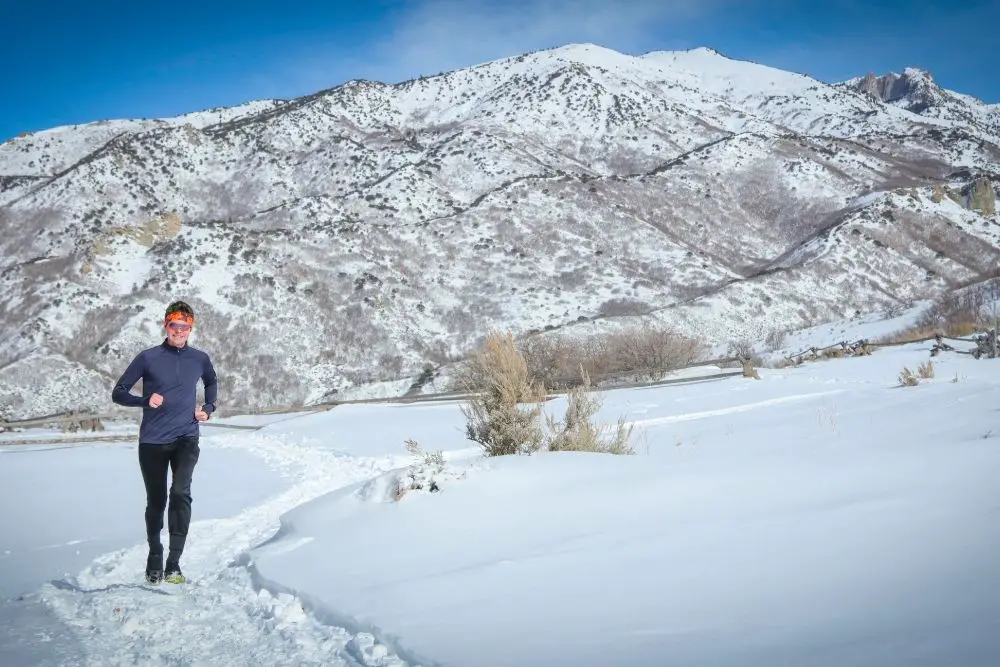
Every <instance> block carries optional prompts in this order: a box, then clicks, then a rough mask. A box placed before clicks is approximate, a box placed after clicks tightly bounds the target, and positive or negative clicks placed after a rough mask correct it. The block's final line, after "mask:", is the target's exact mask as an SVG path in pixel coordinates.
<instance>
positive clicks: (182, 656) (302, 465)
mask: <svg viewBox="0 0 1000 667" xmlns="http://www.w3.org/2000/svg"><path fill="white" fill-rule="evenodd" d="M203 442H204V445H203V446H205V447H212V448H220V447H239V448H242V449H244V450H248V451H250V452H251V453H254V454H256V455H259V456H261V457H262V458H264V459H265V460H266V461H267V462H268V463H269V464H270V465H273V466H274V467H276V468H277V469H278V470H279V471H280V472H281V473H282V474H284V475H286V476H288V477H289V478H291V479H292V480H293V485H292V487H291V488H290V489H289V490H288V491H286V492H284V493H282V494H280V495H278V496H276V497H273V498H271V499H269V500H268V501H267V502H264V503H262V504H260V505H257V506H253V507H250V508H247V509H246V510H244V511H243V512H241V513H240V514H238V515H236V516H233V517H230V518H226V519H217V520H211V521H201V522H198V521H193V522H192V525H191V528H190V532H189V535H188V548H187V550H186V551H185V554H184V559H183V560H182V563H181V565H182V567H183V568H184V572H185V574H186V575H187V577H188V579H189V580H190V581H189V583H188V584H186V585H183V586H176V587H175V586H171V585H169V584H163V585H161V586H158V587H152V586H148V585H145V584H144V583H143V582H142V579H141V575H142V570H143V567H144V566H145V559H146V546H145V544H138V545H136V546H134V547H131V548H129V549H125V550H122V551H118V552H113V553H110V554H107V555H105V556H103V557H101V558H98V559H97V560H96V561H94V563H93V564H92V565H91V566H90V567H89V568H87V569H86V570H85V571H84V572H83V573H81V574H80V575H79V576H78V577H77V578H75V580H69V581H60V582H51V583H49V584H46V585H45V586H44V587H43V588H42V590H41V591H40V593H39V597H40V600H41V601H42V602H43V603H45V604H46V605H48V606H49V607H50V608H51V609H52V610H53V611H54V612H55V613H56V615H57V616H58V617H59V618H60V619H61V620H62V621H63V622H64V623H66V624H67V625H68V626H69V627H70V628H72V629H73V630H74V631H75V633H76V634H77V635H78V636H79V637H80V639H81V642H82V643H83V646H84V651H85V653H84V655H79V656H65V655H63V656H58V657H56V656H53V658H52V660H53V661H54V662H52V663H50V664H59V665H81V666H82V665H88V666H89V665H109V666H110V665H136V664H142V665H191V666H197V665H205V666H211V667H219V665H226V664H233V665H235V664H239V665H292V664H294V665H344V666H349V667H369V666H372V667H374V666H376V665H377V666H379V667H383V666H384V667H406V663H405V662H403V661H402V660H400V659H398V658H397V657H395V656H394V655H392V654H391V653H390V652H389V651H388V650H387V649H386V648H385V647H384V646H381V645H380V644H378V643H377V642H376V641H375V638H374V637H372V636H371V635H369V634H366V633H359V634H352V633H351V632H349V631H347V630H346V629H344V628H340V627H336V626H330V625H325V624H323V623H321V622H319V621H317V620H316V619H315V618H313V617H312V616H310V615H309V614H308V613H306V612H305V611H304V607H303V605H302V603H301V602H300V601H299V600H298V599H297V598H295V597H293V596H290V595H287V594H278V595H272V594H271V593H269V592H268V591H266V590H261V591H260V592H259V593H258V592H257V589H256V588H255V587H254V585H253V581H252V580H251V576H250V572H249V570H248V568H247V566H246V565H243V564H240V563H241V562H243V559H241V558H240V556H241V555H242V554H243V553H244V552H246V551H247V550H249V549H250V548H252V547H254V546H256V545H258V544H261V543H262V542H264V541H266V540H268V539H269V538H271V537H272V536H273V535H274V534H275V533H276V532H277V531H278V529H279V527H280V517H281V515H282V514H283V513H284V512H286V511H288V510H290V509H292V508H294V507H296V506H298V505H301V504H302V503H304V502H308V501H309V500H312V499H314V498H316V497H318V496H321V495H323V494H325V493H328V492H330V491H334V490H337V489H340V488H343V487H346V486H350V485H353V484H357V483H359V482H364V481H366V480H368V479H371V478H372V477H375V476H377V475H379V474H381V473H383V472H386V471H388V470H391V469H393V468H396V467H400V465H402V464H401V463H400V462H399V461H398V460H397V459H394V458H393V457H384V458H380V459H374V458H367V459H366V458H356V457H346V456H338V455H335V454H333V453H331V452H329V451H324V450H321V449H316V448H310V447H307V446H302V445H296V444H289V443H287V442H282V441H280V440H277V439H275V438H272V437H268V436H266V435H263V434H253V435H248V434H234V435H224V436H218V437H212V438H206V439H205V440H204V441H203ZM195 503H196V504H195V512H196V514H197V491H196V492H195Z"/></svg>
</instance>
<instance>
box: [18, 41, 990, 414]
mask: <svg viewBox="0 0 1000 667" xmlns="http://www.w3.org/2000/svg"><path fill="white" fill-rule="evenodd" d="M928 85H930V84H928ZM857 88H858V86H857V85H856V82H855V84H851V83H850V82H848V83H845V84H839V85H827V84H824V83H821V82H819V81H816V80H814V79H811V78H809V77H805V76H802V75H798V74H792V73H788V72H782V71H780V70H775V69H773V68H769V67H765V66H762V65H758V64H755V63H748V62H740V61H735V60H732V59H729V58H726V57H724V56H722V55H720V54H719V53H717V52H715V51H712V50H710V49H694V50H691V51H684V52H656V53H649V54H646V55H644V56H640V57H632V56H626V55H623V54H620V53H617V52H614V51H611V50H608V49H605V48H601V47H598V46H595V45H588V44H582V45H569V46H565V47H562V48H557V49H552V50H547V51H539V52H533V53H527V54H523V55H519V56H516V57H512V58H507V59H503V60H499V61H495V62H490V63H485V64H482V65H479V66H476V67H472V68H468V69H464V70H457V71H454V72H449V73H446V74H442V75H438V76H434V77H424V78H420V79H417V80H413V81H408V82H404V83H401V84H397V85H392V86H390V85H385V84H381V83H378V82H370V81H352V82H349V83H347V84H344V85H342V86H339V87H336V88H333V89H329V90H324V91H319V92H317V93H315V94H313V95H309V96H306V97H302V98H298V99H295V100H284V101H273V100H272V101H262V102H255V103H250V104H246V105H242V106H240V107H236V108H233V109H228V110H227V109H216V110H209V111H204V112H194V113H192V114H188V115H186V116H183V117H180V118H173V119H159V120H129V121H105V122H101V123H94V124H90V125H84V126H79V127H73V128H57V129H55V130H52V131H49V132H42V133H37V134H35V135H30V136H27V137H21V138H16V139H13V140H11V141H9V142H7V143H5V144H2V145H0V232H2V233H0V257H2V260H0V326H2V327H3V331H4V333H5V335H4V336H3V338H2V339H0V405H6V406H7V410H8V411H9V412H11V413H12V414H15V415H30V414H42V413H46V412H51V411H55V410H60V409H67V408H71V407H72V408H77V407H105V406H107V394H108V389H109V383H110V382H111V381H112V380H113V379H114V377H116V376H117V374H118V373H119V372H120V371H121V369H122V368H123V367H124V366H125V364H127V362H128V361H129V360H130V359H131V357H132V355H134V354H135V353H136V352H137V351H138V350H139V349H140V348H141V347H142V346H144V345H148V344H150V343H153V342H155V341H156V340H157V337H158V332H157V327H156V322H157V320H158V319H159V318H160V317H161V316H162V309H163V307H164V305H165V304H166V303H167V302H168V301H170V300H172V299H174V298H184V299H187V300H189V301H190V302H191V303H193V304H194V305H195V306H196V309H197V310H198V312H199V315H200V317H199V326H198V328H197V331H196V334H195V338H194V339H193V341H194V344H195V345H201V346H203V347H205V348H206V349H208V350H209V351H212V352H214V353H215V355H216V356H217V359H218V366H219V369H220V371H221V372H222V378H223V383H224V385H223V394H222V395H223V397H224V398H223V399H222V400H223V402H224V403H225V404H228V405H241V406H262V405H289V404H298V403H302V402H310V401H315V400H319V399H322V398H323V397H328V396H331V395H335V394H336V393H337V392H343V391H345V390H348V389H350V388H352V387H356V386H358V385H359V384H364V383H369V382H373V381H387V380H398V379H400V378H406V377H413V376H415V375H416V374H418V373H419V372H420V370H421V369H422V368H423V367H424V366H425V365H427V364H430V365H437V364H440V363H443V362H445V361H447V360H449V359H452V358H454V357H455V356H457V355H461V354H462V353H463V352H464V351H466V350H467V349H468V347H469V346H470V345H471V344H473V342H474V341H475V340H476V339H477V338H478V337H479V336H481V335H482V334H483V333H484V332H485V331H486V330H487V329H489V328H491V327H500V328H512V329H514V330H516V331H528V330H547V329H552V328H565V327H575V326H598V325H600V326H607V325H613V324H614V323H615V321H614V319H613V318H610V319H609V318H607V317H605V316H606V315H608V314H609V313H612V312H622V310H623V309H624V310H626V311H628V312H631V313H646V314H648V316H649V317H655V318H659V319H662V320H665V321H669V322H673V323H675V324H677V326H679V327H681V328H684V329H686V330H688V331H690V332H697V333H699V334H704V335H706V336H708V337H709V341H708V342H710V343H717V342H720V341H725V340H728V339H730V338H738V337H741V336H744V335H746V332H745V331H744V329H746V328H748V327H749V328H750V329H752V330H753V331H756V330H758V329H764V330H766V329H770V328H775V327H796V326H807V325H810V324H814V323H816V322H819V321H823V320H826V319H831V318H837V317H842V316H845V315H850V314H853V313H854V312H855V311H862V312H869V311H872V310H875V309H878V308H882V307H885V306H887V305H889V304H892V303H894V302H897V301H899V300H906V299H910V298H914V297H929V296H933V295H934V294H936V293H939V292H941V291H943V290H946V289H949V288H950V287H951V286H953V285H954V284H956V283H961V282H962V281H968V280H971V279H975V278H976V277H977V275H978V274H979V273H981V272H983V271H986V272H987V273H989V272H992V271H994V270H995V267H996V263H997V260H998V259H1000V250H998V246H997V244H996V242H995V239H994V237H993V235H992V233H991V230H993V229H995V228H996V227H997V226H998V225H1000V219H998V218H997V216H996V213H995V207H993V208H988V207H985V204H983V206H980V208H978V209H977V208H975V206H979V204H980V203H982V202H985V201H986V200H989V201H990V202H991V203H992V202H993V201H994V199H995V197H994V188H995V184H996V183H998V182H1000V176H998V174H1000V148H998V146H1000V133H998V132H997V126H996V123H995V120H996V117H997V114H996V109H995V106H994V107H988V106H986V105H984V104H982V103H981V102H979V101H977V100H974V99H973V98H970V97H967V96H963V95H959V94H955V93H951V92H950V91H944V90H943V89H939V88H937V87H936V86H934V87H933V88H932V90H933V92H934V94H935V95H937V97H934V98H933V100H932V101H933V102H934V104H932V105H931V106H928V107H926V108H921V109H918V111H919V112H920V113H917V112H916V111H914V110H913V109H912V108H910V107H908V106H906V105H900V104H899V103H898V102H899V100H898V99H895V98H892V99H888V98H887V99H888V101H887V99H883V98H882V97H879V96H877V95H876V96H873V95H872V94H870V92H860V91H859V90H858V89H857ZM876 88H877V87H876ZM888 88H889V89H890V90H892V86H889V87H888ZM935 105H938V106H935ZM934 109H939V110H940V112H939V113H937V112H934V111H933V110H934ZM935 186H938V187H939V188H943V187H944V186H947V187H949V188H950V190H951V191H952V192H953V193H954V194H955V196H954V197H949V198H947V200H941V198H940V197H935V200H932V201H929V202H928V201H927V200H928V193H931V192H934V191H935V190H934V187H935ZM973 186H974V187H975V190H974V191H975V192H976V193H978V194H977V195H976V197H971V198H970V197H968V196H966V195H965V194H963V193H966V192H969V191H971V190H970V188H972V187H973ZM911 192H914V193H917V196H919V199H918V198H917V197H911V196H909V194H908V193H911ZM885 197H890V200H891V202H892V203H891V206H892V212H891V217H890V216H889V214H887V213H886V208H887V206H889V205H887V204H885V201H886V200H885ZM973 204H975V206H974V205H973ZM861 227H865V228H866V229H867V228H871V232H867V231H866V232H862V231H858V233H857V234H854V230H855V229H858V230H860V228H861ZM942 235H944V236H942ZM944 237H947V238H946V239H945V241H946V242H944V243H942V242H940V239H941V238H944ZM873 239H874V240H873ZM876 241H877V242H876ZM942 253H943V254H942ZM623 306H624V307H623ZM751 333H752V332H751ZM39 369H43V372H39ZM251 369H252V370H253V372H254V375H255V377H254V378H253V379H250V376H249V374H248V373H247V371H249V370H251ZM67 384H68V385H71V386H73V387H74V388H75V390H74V392H65V391H61V388H62V387H65V386H67Z"/></svg>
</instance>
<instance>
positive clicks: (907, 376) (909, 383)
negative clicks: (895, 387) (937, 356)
mask: <svg viewBox="0 0 1000 667" xmlns="http://www.w3.org/2000/svg"><path fill="white" fill-rule="evenodd" d="M918 384H920V380H919V378H917V376H916V375H914V374H913V371H911V370H910V369H909V368H907V367H905V366H904V367H903V370H901V371H900V372H899V386H901V387H916V386H917V385H918Z"/></svg>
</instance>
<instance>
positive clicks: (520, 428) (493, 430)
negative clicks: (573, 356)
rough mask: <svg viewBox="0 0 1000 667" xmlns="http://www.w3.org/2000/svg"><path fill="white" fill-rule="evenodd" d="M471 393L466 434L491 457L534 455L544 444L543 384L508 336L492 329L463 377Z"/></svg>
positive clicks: (509, 335)
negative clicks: (542, 427)
mask: <svg viewBox="0 0 1000 667" xmlns="http://www.w3.org/2000/svg"><path fill="white" fill-rule="evenodd" d="M461 382H462V383H463V385H464V389H465V390H466V391H467V392H469V393H470V394H471V396H470V397H469V399H468V402H467V403H466V404H465V405H463V406H462V414H463V415H465V419H466V437H467V438H468V439H469V440H472V441H473V442H476V443H479V444H480V445H481V446H482V447H483V450H484V452H485V453H486V455H487V456H506V455H510V454H530V453H532V452H536V451H538V450H539V449H540V448H541V446H542V443H543V433H542V429H541V425H540V423H539V421H540V420H539V417H540V415H541V411H542V403H543V402H544V401H545V396H546V393H545V387H544V385H543V384H542V383H540V382H538V381H537V380H535V379H534V378H532V377H531V374H530V373H529V372H528V365H527V363H526V362H525V360H524V357H523V356H521V353H520V352H519V351H518V350H517V347H516V346H515V345H514V337H513V336H512V335H511V334H510V333H507V334H500V333H490V334H489V335H488V336H487V337H486V340H485V342H484V344H483V347H482V349H480V350H479V351H477V352H476V353H475V354H473V355H472V357H471V358H470V359H469V360H468V362H467V363H466V367H465V371H464V373H463V375H462V377H461Z"/></svg>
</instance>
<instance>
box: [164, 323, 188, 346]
mask: <svg viewBox="0 0 1000 667" xmlns="http://www.w3.org/2000/svg"><path fill="white" fill-rule="evenodd" d="M164 326H165V327H166V328H167V342H168V343H170V344H171V345H173V346H174V347H184V346H185V345H186V344H187V339H188V336H190V335H191V325H190V324H188V323H187V322H181V321H179V320H171V321H168V322H167V323H166V324H165V325H164Z"/></svg>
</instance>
